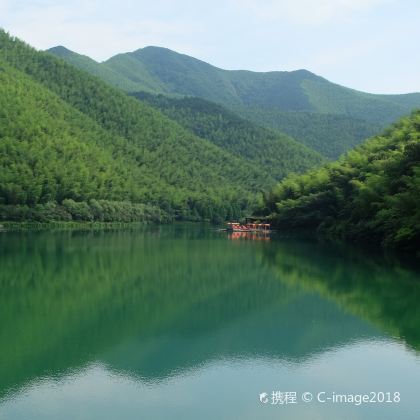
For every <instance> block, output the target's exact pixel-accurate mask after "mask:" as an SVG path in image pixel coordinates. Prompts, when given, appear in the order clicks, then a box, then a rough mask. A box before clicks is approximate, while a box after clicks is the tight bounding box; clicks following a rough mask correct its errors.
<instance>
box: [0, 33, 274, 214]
mask: <svg viewBox="0 0 420 420" xmlns="http://www.w3.org/2000/svg"><path fill="white" fill-rule="evenodd" d="M0 61H1V69H2V70H1V73H0V74H1V77H2V83H1V85H0V89H1V95H0V98H1V101H2V106H1V108H0V133H1V137H0V144H1V147H2V153H1V167H2V170H1V171H0V204H1V205H2V217H3V218H11V217H12V218H13V217H15V218H17V219H18V218H19V217H22V218H26V217H29V216H30V215H32V214H35V213H31V211H32V209H34V208H35V207H36V206H38V209H39V212H38V213H43V212H44V213H45V211H46V209H45V208H44V207H46V206H47V205H48V206H49V205H51V206H50V207H51V208H53V207H54V206H55V207H54V208H53V210H52V213H53V214H52V216H51V217H52V218H59V217H60V214H61V213H60V212H62V213H63V217H66V218H67V217H68V214H70V215H71V216H72V217H73V218H76V219H92V218H96V213H95V214H94V209H93V207H94V205H91V200H111V201H115V200H118V202H120V203H121V202H124V203H125V204H127V203H139V204H142V205H143V207H144V206H146V205H147V206H154V207H153V208H154V209H158V210H159V211H158V212H163V213H164V214H166V215H169V216H171V217H178V218H206V219H221V218H225V217H237V216H238V215H239V214H241V213H242V212H243V211H244V210H245V209H246V208H248V207H249V206H250V205H251V203H252V202H253V201H254V200H255V193H256V192H257V191H259V190H260V189H261V188H264V187H265V186H266V185H267V183H268V185H269V184H270V183H272V182H273V180H274V178H272V177H271V176H270V175H269V174H268V173H267V172H266V171H264V170H263V169H261V168H258V167H256V165H253V164H251V163H250V162H249V161H247V160H245V159H242V158H240V157H238V156H235V155H233V154H231V153H229V152H228V151H226V150H223V149H221V148H220V147H218V146H216V145H214V144H212V143H211V142H209V141H206V140H204V139H201V138H199V137H197V136H195V135H193V134H192V133H191V132H189V131H187V130H185V129H184V128H182V127H181V126H180V125H178V124H177V123H175V122H174V121H172V120H170V119H169V118H167V117H166V116H164V115H163V114H161V113H160V112H158V111H156V110H155V109H153V108H152V107H150V106H148V105H147V104H145V103H141V102H140V101H138V100H136V99H134V98H130V97H128V96H127V95H126V94H124V93H123V92H121V91H119V90H118V89H115V88H112V87H110V86H109V85H107V84H106V83H104V82H102V81H100V80H99V79H97V78H96V77H92V76H90V75H88V74H87V73H85V72H82V71H80V70H78V69H76V68H74V67H73V66H71V65H69V64H66V63H65V62H64V61H62V60H59V59H57V58H55V57H53V56H52V55H51V54H47V53H42V52H37V51H36V50H34V49H32V48H30V47H29V46H27V45H26V44H24V43H22V42H21V41H19V40H17V39H15V38H11V37H10V36H9V35H8V34H6V33H5V32H2V31H1V32H0ZM65 200H74V201H75V202H77V203H84V204H83V206H81V207H80V206H79V209H78V210H77V209H76V210H74V209H73V207H72V206H74V203H73V202H70V203H69V202H67V201H66V203H67V204H66V205H67V207H66V206H64V207H65V208H64V209H63V208H61V207H60V208H56V206H57V205H59V206H61V205H62V204H63V203H64V202H65ZM125 204H124V205H125ZM103 205H104V206H105V205H106V203H103ZM19 206H20V207H19ZM25 206H26V207H25ZM39 206H41V207H39ZM42 206H44V207H42ZM86 206H88V207H89V206H90V207H89V208H87V207H86ZM11 207H12V208H11ZM117 207H118V206H117ZM143 207H142V208H141V211H143V210H144V208H143ZM16 209H17V210H18V211H17V210H16ZM28 209H29V210H28ZM79 210H80V211H79ZM121 211H127V212H128V213H129V215H128V216H127V217H124V219H131V218H134V219H135V218H136V217H137V216H136V215H137V213H136V211H134V210H133V209H132V208H131V207H129V206H128V207H127V208H126V207H124V209H123V210H121ZM16 212H17V213H19V214H17V213H16ZM118 212H119V210H118V209H116V210H115V211H114V212H113V214H114V216H113V218H114V219H119V217H118ZM130 212H131V213H130ZM133 212H134V213H135V214H134V215H133V214H132V213H133ZM38 213H37V214H38ZM59 213H60V214H59ZM99 213H101V212H100V211H99ZM108 213H109V212H108ZM111 213H112V212H111ZM22 214H23V216H21V215H22ZM101 214H102V213H101ZM132 216H133V217H132ZM36 217H38V216H37V215H36ZM159 217H160V216H159ZM98 218H99V219H100V216H98Z"/></svg>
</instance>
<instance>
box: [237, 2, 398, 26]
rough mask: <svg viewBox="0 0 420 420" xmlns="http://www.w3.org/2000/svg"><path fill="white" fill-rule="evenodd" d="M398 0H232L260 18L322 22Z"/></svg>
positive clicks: (299, 22) (310, 22)
mask: <svg viewBox="0 0 420 420" xmlns="http://www.w3.org/2000/svg"><path fill="white" fill-rule="evenodd" d="M393 1H395V0H233V2H234V4H235V5H236V7H238V8H240V9H242V10H248V11H250V12H252V14H254V15H255V16H257V17H259V18H260V19H264V20H270V21H274V20H277V21H287V22H292V23H295V24H296V23H298V24H323V23H327V22H330V21H332V20H335V19H341V18H343V17H346V16H349V15H351V14H353V13H358V12H365V11H368V10H370V9H372V8H375V7H377V6H380V5H383V4H386V3H391V2H393Z"/></svg>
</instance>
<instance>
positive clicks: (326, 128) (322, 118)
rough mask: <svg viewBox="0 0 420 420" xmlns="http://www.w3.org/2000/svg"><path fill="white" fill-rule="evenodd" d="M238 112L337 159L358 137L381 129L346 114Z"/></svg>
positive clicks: (354, 143) (264, 110)
mask: <svg viewBox="0 0 420 420" xmlns="http://www.w3.org/2000/svg"><path fill="white" fill-rule="evenodd" d="M239 113H240V114H241V115H242V116H244V117H246V118H247V119H248V120H249V121H253V122H255V123H258V124H262V125H263V126H265V127H269V128H271V129H272V131H282V132H283V133H285V134H288V135H289V136H291V137H293V138H294V139H298V140H299V142H300V143H301V144H303V145H305V146H307V147H309V148H311V149H312V150H316V151H317V152H319V153H321V155H323V156H325V157H327V158H329V159H337V158H338V157H339V156H340V155H342V154H343V153H345V152H346V151H347V150H349V149H350V148H353V147H355V146H357V145H358V144H360V142H361V141H362V140H365V139H367V138H368V137H372V136H373V135H375V134H377V133H379V132H380V131H381V130H382V125H381V124H375V123H371V122H368V121H366V120H363V119H360V118H352V117H348V116H346V115H339V114H337V115H335V114H320V113H316V112H305V111H290V112H282V111H278V110H276V109H271V110H268V109H261V108H248V109H246V110H240V111H239Z"/></svg>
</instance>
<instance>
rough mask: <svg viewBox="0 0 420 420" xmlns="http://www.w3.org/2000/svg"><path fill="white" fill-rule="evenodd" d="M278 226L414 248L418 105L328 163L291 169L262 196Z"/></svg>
mask: <svg viewBox="0 0 420 420" xmlns="http://www.w3.org/2000/svg"><path fill="white" fill-rule="evenodd" d="M263 213H264V214H266V215H269V216H270V218H271V219H272V221H273V223H274V224H275V226H276V228H277V229H279V230H280V231H285V230H288V231H289V230H305V231H306V230H309V231H317V232H321V233H324V234H329V235H333V236H338V237H342V238H346V239H349V240H354V241H362V242H366V241H374V242H380V243H381V244H382V245H383V246H387V247H395V248H399V249H406V250H418V248H417V247H418V244H419V243H420V111H415V112H413V113H412V115H411V116H410V117H406V118H403V119H401V120H400V121H399V122H398V123H396V124H395V125H393V126H392V127H391V128H389V129H387V130H386V131H385V132H384V133H383V134H382V135H379V136H376V137H373V138H371V139H369V140H368V141H366V142H365V143H364V144H363V145H361V146H358V147H357V148H356V149H354V150H352V151H350V152H348V153H347V155H345V156H343V157H342V158H340V159H339V160H338V161H337V162H334V163H329V164H327V165H324V166H323V167H321V168H319V169H315V170H312V171H309V172H308V173H305V174H303V175H300V176H298V175H292V176H289V177H288V178H286V179H285V180H283V181H282V182H280V184H278V185H277V186H276V187H275V188H274V189H273V191H272V192H271V193H270V194H268V195H267V196H266V197H265V208H264V209H263Z"/></svg>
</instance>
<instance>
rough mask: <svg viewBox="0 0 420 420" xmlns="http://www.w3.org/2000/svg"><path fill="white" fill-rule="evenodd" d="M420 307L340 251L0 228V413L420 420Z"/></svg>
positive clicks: (415, 290)
mask: <svg viewBox="0 0 420 420" xmlns="http://www.w3.org/2000/svg"><path fill="white" fill-rule="evenodd" d="M419 302H420V274H419V271H418V270H416V269H415V268H412V267H410V266H409V265H407V264H406V263H401V262H399V261H397V260H395V259H393V258H391V257H388V258H386V257H384V256H381V255H378V254H373V253H370V252H367V251H362V250H357V249H355V248H352V247H348V246H342V245H337V244H335V245H330V244H326V243H319V242H315V241H308V240H303V239H301V240H298V239H292V238H281V237H277V238H275V237H273V238H272V239H271V240H266V239H264V238H252V237H236V236H229V235H228V234H227V233H226V232H220V231H217V230H215V229H214V228H212V227H211V226H208V225H201V224H197V225H194V224H179V225H173V226H159V227H157V226H154V227H147V228H144V229H137V230H131V231H130V230H125V231H105V232H76V231H71V232H68V231H67V232H66V231H62V232H33V233H0V419H5V420H10V419H24V420H38V419H42V420H50V419H54V420H55V419H59V420H67V419H69V420H70V419H71V420H74V419H89V420H91V419H101V420H107V419H110V420H111V419H112V420H114V419H121V420H125V419H128V420H131V419H147V420H155V419H156V420H160V419H171V420H172V419H182V420H189V419H212V420H213V419H229V420H230V419H240V420H247V419H252V420H257V419H296V420H305V419H310V420H317V419H322V420H324V419H332V420H334V419H340V420H343V419H351V420H355V419H356V420H357V419H366V420H372V419H380V420H386V419H390V420H391V419H392V420H395V419H400V420H401V419H403V420H405V419H407V420H411V419H412V420H418V419H419V418H420V396H419V391H420V387H419V379H420V304H419ZM365 394H366V395H367V397H363V395H365ZM363 398H364V401H361V400H362V399H363Z"/></svg>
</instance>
